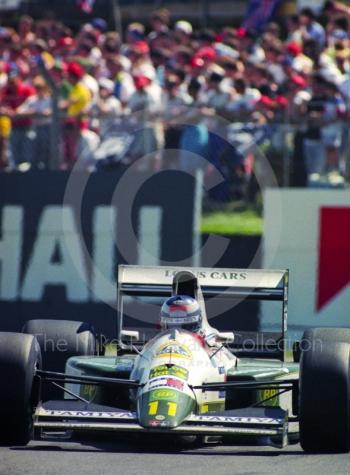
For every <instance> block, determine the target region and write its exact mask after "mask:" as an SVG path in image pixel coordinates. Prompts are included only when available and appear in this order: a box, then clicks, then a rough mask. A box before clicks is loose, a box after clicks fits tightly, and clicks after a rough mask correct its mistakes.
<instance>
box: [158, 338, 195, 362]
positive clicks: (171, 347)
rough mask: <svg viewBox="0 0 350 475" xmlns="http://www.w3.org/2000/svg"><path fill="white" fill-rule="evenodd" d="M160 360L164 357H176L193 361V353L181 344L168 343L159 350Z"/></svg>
mask: <svg viewBox="0 0 350 475" xmlns="http://www.w3.org/2000/svg"><path fill="white" fill-rule="evenodd" d="M156 356H158V357H160V358H164V357H169V356H172V357H175V358H186V359H191V357H192V354H191V351H190V350H189V349H188V348H187V347H186V346H185V345H180V344H179V343H176V342H174V343H166V344H165V345H163V346H161V347H160V348H159V349H158V352H157V355H156Z"/></svg>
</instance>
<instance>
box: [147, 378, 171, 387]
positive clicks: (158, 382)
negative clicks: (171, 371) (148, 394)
mask: <svg viewBox="0 0 350 475" xmlns="http://www.w3.org/2000/svg"><path fill="white" fill-rule="evenodd" d="M167 380H168V379H167V378H154V379H152V380H151V381H149V383H148V389H154V388H159V387H162V386H167Z"/></svg>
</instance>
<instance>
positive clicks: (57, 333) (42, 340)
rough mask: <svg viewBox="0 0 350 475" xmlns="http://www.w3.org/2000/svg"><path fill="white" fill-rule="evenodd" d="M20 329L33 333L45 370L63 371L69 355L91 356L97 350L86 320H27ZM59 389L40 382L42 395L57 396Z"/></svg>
mask: <svg viewBox="0 0 350 475" xmlns="http://www.w3.org/2000/svg"><path fill="white" fill-rule="evenodd" d="M22 331H23V333H27V334H28V333H29V334H31V335H35V336H36V338H37V340H38V342H39V345H40V349H41V354H42V359H43V363H42V367H43V370H45V371H55V372H58V373H64V371H65V366H66V361H67V360H68V358H70V357H72V356H93V355H96V354H97V340H96V335H95V332H94V329H93V327H92V326H91V325H90V324H89V323H84V322H74V321H70V320H29V321H28V322H26V324H25V325H24V327H23V330H22ZM62 395H63V392H62V390H61V389H59V388H57V387H55V386H53V385H51V384H43V385H42V393H41V397H42V399H43V400H44V401H45V400H48V399H59V398H61V397H62Z"/></svg>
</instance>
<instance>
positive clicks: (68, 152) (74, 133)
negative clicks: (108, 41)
mask: <svg viewBox="0 0 350 475" xmlns="http://www.w3.org/2000/svg"><path fill="white" fill-rule="evenodd" d="M84 74H85V73H84V69H83V68H82V67H81V66H80V65H79V64H78V63H68V64H67V79H68V82H69V83H70V84H71V86H72V87H71V89H70V91H69V94H68V97H67V99H66V100H64V101H62V102H61V104H60V106H61V108H62V109H63V110H65V112H66V114H65V119H64V122H63V146H64V163H63V167H62V168H64V169H67V168H68V169H69V168H72V167H73V166H74V164H75V162H76V161H77V159H78V156H77V147H78V142H79V138H80V133H81V121H82V119H83V117H84V114H86V113H87V112H88V110H89V106H90V105H91V93H90V91H89V89H88V88H87V86H85V84H84V83H83V81H82V79H83V76H84Z"/></svg>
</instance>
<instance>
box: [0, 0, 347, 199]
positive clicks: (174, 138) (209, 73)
mask: <svg viewBox="0 0 350 475" xmlns="http://www.w3.org/2000/svg"><path fill="white" fill-rule="evenodd" d="M253 3H254V2H253ZM261 3H264V2H261ZM252 16H254V14H253V13H251V15H250V17H249V16H248V17H247V18H246V19H245V21H244V22H242V24H241V25H238V26H235V27H233V26H226V27H222V26H220V27H218V28H215V26H214V27H212V28H196V27H194V26H193V25H192V24H191V23H190V22H189V21H187V20H186V18H184V19H183V20H177V21H174V20H173V19H172V17H171V12H170V11H168V10H167V9H164V8H162V9H158V10H155V11H154V12H153V13H152V14H151V15H150V17H149V19H148V21H147V22H144V21H143V22H133V23H129V24H128V25H125V28H124V31H123V34H122V35H121V32H119V33H117V32H116V31H113V30H112V31H110V29H109V27H108V23H107V21H106V20H105V19H103V18H97V17H96V18H92V19H91V20H89V21H88V22H86V23H84V24H82V25H80V27H79V28H78V29H74V30H73V29H71V28H69V27H67V26H65V25H64V24H63V23H61V22H59V21H58V20H54V19H52V18H45V19H39V20H33V18H31V17H30V16H28V15H25V16H22V17H20V18H19V21H18V22H17V23H16V25H11V26H10V25H6V24H4V23H3V24H2V25H1V27H0V169H1V171H3V172H7V171H11V170H16V169H18V170H22V171H26V170H28V169H39V170H40V169H47V168H49V169H61V170H67V169H71V168H72V167H73V166H78V167H79V168H82V169H88V170H91V171H94V170H98V169H101V168H110V167H118V166H123V165H127V164H130V163H132V162H135V164H136V167H138V168H139V169H141V170H159V169H161V168H162V167H168V166H172V167H177V168H179V169H182V170H186V171H189V172H194V171H196V170H197V169H202V170H203V171H204V172H205V173H210V170H211V169H212V168H213V167H217V168H218V169H219V170H220V171H221V173H222V174H223V175H224V176H225V178H226V179H227V183H228V185H227V187H226V189H225V190H224V191H223V190H221V192H219V193H218V195H217V196H214V199H218V200H225V199H231V198H232V197H233V198H234V197H236V196H237V197H242V195H244V194H245V193H246V192H247V191H246V185H247V183H248V181H249V180H250V179H251V177H252V175H253V173H252V171H253V170H254V167H255V166H257V161H258V158H257V157H258V155H259V153H261V152H263V153H264V156H266V157H267V158H268V160H269V161H270V163H271V166H272V168H273V169H274V171H275V173H276V176H277V178H278V180H279V182H280V184H281V185H285V186H287V185H296V186H332V187H343V186H345V183H346V181H347V180H348V179H349V175H350V170H349V169H350V133H349V129H350V128H349V123H350V8H349V7H348V6H346V5H345V4H344V3H341V2H329V1H327V2H324V4H323V5H322V8H321V9H320V10H319V11H318V12H316V11H315V10H313V9H311V8H309V7H306V8H301V9H299V10H297V11H296V12H295V13H294V14H291V15H288V16H284V17H282V18H281V17H278V19H277V20H275V18H274V17H273V16H270V17H269V18H267V21H266V22H265V23H264V24H261V23H260V24H259V28H256V24H255V23H254V22H253V21H250V19H251V17H252ZM184 17H185V15H184ZM257 151H258V153H257ZM141 157H143V159H142V160H138V159H139V158H141Z"/></svg>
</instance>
